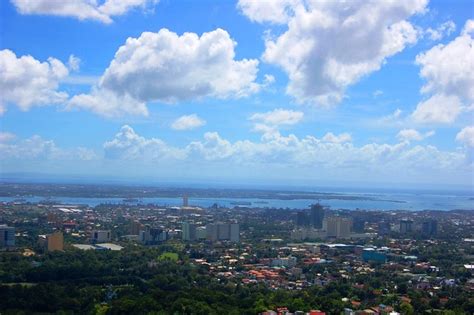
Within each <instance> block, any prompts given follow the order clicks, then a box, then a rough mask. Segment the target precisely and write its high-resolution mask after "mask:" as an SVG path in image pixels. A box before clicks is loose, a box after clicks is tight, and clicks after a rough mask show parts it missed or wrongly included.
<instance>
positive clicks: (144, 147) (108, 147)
mask: <svg viewBox="0 0 474 315" xmlns="http://www.w3.org/2000/svg"><path fill="white" fill-rule="evenodd" d="M104 152H105V157H106V158H107V159H111V160H137V159H139V160H163V159H182V158H183V157H184V153H183V150H180V149H176V148H173V147H170V146H168V145H167V144H166V143H165V142H164V141H163V140H160V139H157V138H151V139H146V138H144V137H142V136H139V135H138V134H137V133H136V132H135V131H134V130H133V129H132V128H131V127H130V126H128V125H124V126H123V127H122V128H121V129H120V132H119V133H117V134H116V135H115V137H114V139H113V140H111V141H107V142H105V143H104Z"/></svg>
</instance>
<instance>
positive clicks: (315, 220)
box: [309, 203, 324, 229]
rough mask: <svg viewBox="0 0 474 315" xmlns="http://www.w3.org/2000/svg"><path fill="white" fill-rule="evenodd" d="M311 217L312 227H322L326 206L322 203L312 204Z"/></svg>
mask: <svg viewBox="0 0 474 315" xmlns="http://www.w3.org/2000/svg"><path fill="white" fill-rule="evenodd" d="M309 218H310V222H311V226H312V227H314V228H315V229H322V228H323V220H324V207H323V206H322V205H321V204H320V203H316V204H314V205H312V206H311V210H310V215H309Z"/></svg>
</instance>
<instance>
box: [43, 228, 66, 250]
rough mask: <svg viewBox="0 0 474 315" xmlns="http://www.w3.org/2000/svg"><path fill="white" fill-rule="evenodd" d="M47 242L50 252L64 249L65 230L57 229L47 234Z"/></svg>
mask: <svg viewBox="0 0 474 315" xmlns="http://www.w3.org/2000/svg"><path fill="white" fill-rule="evenodd" d="M46 243H47V249H48V252H52V251H56V250H64V236H63V232H60V231H56V232H54V233H53V234H49V235H47V236H46Z"/></svg>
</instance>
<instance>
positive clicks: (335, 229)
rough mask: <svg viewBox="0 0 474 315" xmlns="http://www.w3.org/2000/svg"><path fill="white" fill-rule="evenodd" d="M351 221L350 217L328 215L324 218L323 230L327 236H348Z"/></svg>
mask: <svg viewBox="0 0 474 315" xmlns="http://www.w3.org/2000/svg"><path fill="white" fill-rule="evenodd" d="M351 229H352V221H351V219H350V218H344V217H329V218H327V219H326V220H324V230H326V236H327V237H329V238H350V237H351Z"/></svg>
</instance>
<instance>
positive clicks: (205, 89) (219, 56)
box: [71, 29, 260, 115]
mask: <svg viewBox="0 0 474 315" xmlns="http://www.w3.org/2000/svg"><path fill="white" fill-rule="evenodd" d="M235 46H236V42H235V41H233V40H232V39H231V37H230V35H229V34H228V33H227V32H226V31H225V30H222V29H216V30H214V31H212V32H208V33H203V34H202V35H201V36H198V35H197V34H195V33H184V34H183V35H181V36H180V35H178V34H176V33H173V32H171V31H169V30H167V29H161V30H160V31H159V32H157V33H152V32H144V33H142V34H141V35H140V37H138V38H128V39H127V41H126V42H125V44H124V45H123V46H121V47H120V48H119V49H118V51H117V52H116V54H115V57H114V59H113V60H112V62H111V63H110V65H109V67H108V68H107V69H106V70H105V72H104V74H103V75H102V77H101V79H100V82H99V84H98V86H97V87H95V88H94V90H93V91H92V92H91V93H90V95H88V96H85V95H79V96H78V98H80V101H77V99H76V100H74V101H73V102H72V103H71V106H72V107H79V108H88V109H92V110H93V111H95V112H96V113H102V114H104V115H115V114H116V113H120V112H122V114H130V113H131V114H146V112H145V110H144V108H143V106H145V105H144V104H145V103H148V102H163V103H174V102H179V101H184V100H194V99H201V98H204V97H216V98H221V99H225V98H229V97H232V98H239V97H245V96H248V95H250V94H252V93H255V92H257V91H258V90H259V89H260V85H259V84H258V83H256V82H255V79H256V77H257V72H258V61H257V60H255V59H242V60H236V59H235V51H234V48H235ZM104 94H109V95H111V94H115V95H116V98H117V99H121V98H126V99H128V102H127V103H129V104H133V103H135V104H140V110H134V109H133V108H132V107H131V106H126V107H124V106H122V105H121V104H120V102H117V103H116V102H112V103H111V104H104V102H103V101H106V98H108V97H103V96H102V95H104ZM96 98H99V100H95V99H96ZM132 100H134V101H132Z"/></svg>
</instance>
